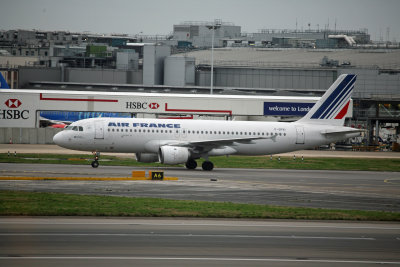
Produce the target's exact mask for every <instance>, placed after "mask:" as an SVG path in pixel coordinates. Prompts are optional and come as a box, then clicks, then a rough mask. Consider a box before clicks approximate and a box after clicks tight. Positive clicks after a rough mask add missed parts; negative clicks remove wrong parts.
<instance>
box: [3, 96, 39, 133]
mask: <svg viewBox="0 0 400 267" xmlns="http://www.w3.org/2000/svg"><path fill="white" fill-rule="evenodd" d="M34 102H35V101H34V97H32V96H24V97H15V94H14V95H13V94H12V92H10V93H1V94H0V127H7V128H8V127H18V128H32V127H35V112H34V111H33V110H32V105H33V103H34Z"/></svg>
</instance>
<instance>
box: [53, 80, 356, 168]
mask: <svg viewBox="0 0 400 267" xmlns="http://www.w3.org/2000/svg"><path fill="white" fill-rule="evenodd" d="M355 81H356V75H354V74H342V75H340V76H339V77H338V78H337V80H336V81H335V82H334V83H333V84H332V85H331V86H330V88H329V89H328V90H327V91H326V93H325V94H324V95H323V96H322V97H321V98H320V99H319V100H318V101H317V103H316V104H315V105H314V106H313V107H312V108H311V109H310V111H309V112H308V113H307V114H306V115H305V116H304V117H302V118H300V119H299V120H297V121H294V122H253V121H218V120H185V121H182V120H179V119H175V120H173V119H171V120H169V119H146V118H144V119H138V118H91V119H84V120H80V121H76V122H74V123H72V124H71V125H69V126H67V127H66V128H65V129H64V130H63V131H61V132H59V133H57V134H56V135H55V136H54V139H53V140H54V143H55V144H57V145H59V146H61V147H64V148H69V149H74V150H81V151H91V152H93V153H95V159H94V161H93V162H92V164H91V165H92V167H94V168H97V167H98V166H99V162H98V157H99V153H100V152H118V153H135V154H136V159H137V161H139V162H160V163H162V164H174V165H175V164H185V165H186V168H188V169H195V168H196V167H197V162H196V160H197V159H200V158H203V159H204V160H205V161H204V162H203V164H202V168H203V170H205V171H211V170H212V169H213V168H214V164H213V163H212V162H211V161H210V160H209V157H210V156H223V155H272V154H277V153H285V152H290V151H296V150H302V149H309V148H314V147H317V146H320V145H325V144H329V143H332V142H337V141H341V140H345V139H348V138H353V137H357V136H360V135H361V131H360V130H358V129H354V128H350V127H344V126H343V125H344V120H345V115H346V113H347V110H348V108H349V105H350V97H351V93H352V91H353V88H354V83H355Z"/></svg>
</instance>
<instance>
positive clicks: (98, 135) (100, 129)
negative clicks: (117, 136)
mask: <svg viewBox="0 0 400 267" xmlns="http://www.w3.org/2000/svg"><path fill="white" fill-rule="evenodd" d="M94 139H104V121H95V122H94Z"/></svg>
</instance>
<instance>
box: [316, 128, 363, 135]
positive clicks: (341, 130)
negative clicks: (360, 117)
mask: <svg viewBox="0 0 400 267" xmlns="http://www.w3.org/2000/svg"><path fill="white" fill-rule="evenodd" d="M363 131H364V130H360V129H355V128H349V127H343V128H337V129H335V128H332V129H325V130H323V131H321V134H339V133H340V134H346V133H361V132H363Z"/></svg>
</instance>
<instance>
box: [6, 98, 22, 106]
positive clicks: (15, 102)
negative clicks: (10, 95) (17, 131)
mask: <svg viewBox="0 0 400 267" xmlns="http://www.w3.org/2000/svg"><path fill="white" fill-rule="evenodd" d="M4 104H6V106H7V107H9V108H18V107H19V106H21V104H22V103H21V101H19V100H18V99H8V100H7V101H6V102H4Z"/></svg>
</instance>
